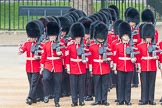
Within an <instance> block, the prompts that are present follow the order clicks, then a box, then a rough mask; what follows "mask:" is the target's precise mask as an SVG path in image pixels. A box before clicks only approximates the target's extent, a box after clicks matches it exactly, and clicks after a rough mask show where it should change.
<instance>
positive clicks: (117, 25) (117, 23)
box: [113, 20, 123, 35]
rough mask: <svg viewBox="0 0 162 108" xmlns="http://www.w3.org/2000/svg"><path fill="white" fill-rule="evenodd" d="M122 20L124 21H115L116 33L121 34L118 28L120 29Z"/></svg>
mask: <svg viewBox="0 0 162 108" xmlns="http://www.w3.org/2000/svg"><path fill="white" fill-rule="evenodd" d="M122 22H123V20H117V21H115V23H114V26H113V29H114V33H115V34H116V35H118V34H119V32H118V30H119V24H120V23H122Z"/></svg>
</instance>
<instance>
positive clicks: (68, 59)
mask: <svg viewBox="0 0 162 108" xmlns="http://www.w3.org/2000/svg"><path fill="white" fill-rule="evenodd" d="M124 16H125V21H123V20H121V19H120V13H119V10H118V8H117V7H116V6H115V5H110V6H109V7H108V8H107V9H101V10H100V11H99V12H97V13H95V14H93V15H90V16H86V14H85V13H84V12H83V11H81V10H76V9H73V8H72V9H70V10H69V12H68V13H67V14H66V15H64V16H61V17H55V16H49V17H46V18H44V17H43V18H40V19H38V20H34V21H31V22H29V23H28V24H27V25H26V32H27V36H28V39H27V41H26V42H25V43H24V44H21V45H20V47H19V54H22V53H24V52H26V72H27V76H28V80H29V94H28V97H27V99H26V103H27V104H29V105H31V104H32V103H36V102H37V101H44V103H48V101H49V99H51V98H54V104H55V107H60V104H59V101H60V97H65V96H71V100H72V104H71V106H72V107H74V106H78V105H80V106H84V105H85V102H84V101H92V100H93V97H94V98H95V101H94V103H92V105H105V106H108V105H109V103H108V99H107V95H108V92H109V91H110V90H111V88H113V87H116V100H115V102H117V105H123V104H126V105H131V87H138V84H139V82H138V73H140V82H141V99H140V101H139V105H146V104H150V105H156V103H155V102H154V93H155V80H156V71H157V66H156V62H158V66H159V69H160V71H161V72H162V54H161V52H162V42H158V31H157V30H156V29H155V24H156V20H155V17H154V14H153V12H152V11H151V10H150V9H145V10H143V12H142V13H141V19H142V22H141V23H140V13H139V12H138V10H137V9H135V8H133V7H129V8H127V9H126V11H125V13H124ZM161 102H162V100H161Z"/></svg>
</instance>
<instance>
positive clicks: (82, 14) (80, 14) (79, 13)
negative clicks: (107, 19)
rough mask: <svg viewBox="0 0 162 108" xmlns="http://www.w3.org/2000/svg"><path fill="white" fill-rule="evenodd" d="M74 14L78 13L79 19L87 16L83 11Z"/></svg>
mask: <svg viewBox="0 0 162 108" xmlns="http://www.w3.org/2000/svg"><path fill="white" fill-rule="evenodd" d="M74 12H76V13H77V14H78V16H79V17H84V16H87V15H86V14H85V13H84V12H83V11H82V10H75V11H74Z"/></svg>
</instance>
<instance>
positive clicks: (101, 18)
mask: <svg viewBox="0 0 162 108" xmlns="http://www.w3.org/2000/svg"><path fill="white" fill-rule="evenodd" d="M94 15H96V16H97V17H98V18H99V20H100V21H103V17H102V16H101V15H100V14H98V13H95V14H94Z"/></svg>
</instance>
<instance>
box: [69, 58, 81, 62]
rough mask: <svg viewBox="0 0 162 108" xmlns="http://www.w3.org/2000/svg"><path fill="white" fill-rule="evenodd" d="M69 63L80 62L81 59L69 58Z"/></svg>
mask: <svg viewBox="0 0 162 108" xmlns="http://www.w3.org/2000/svg"><path fill="white" fill-rule="evenodd" d="M70 61H73V62H81V61H82V59H73V58H70Z"/></svg>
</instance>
